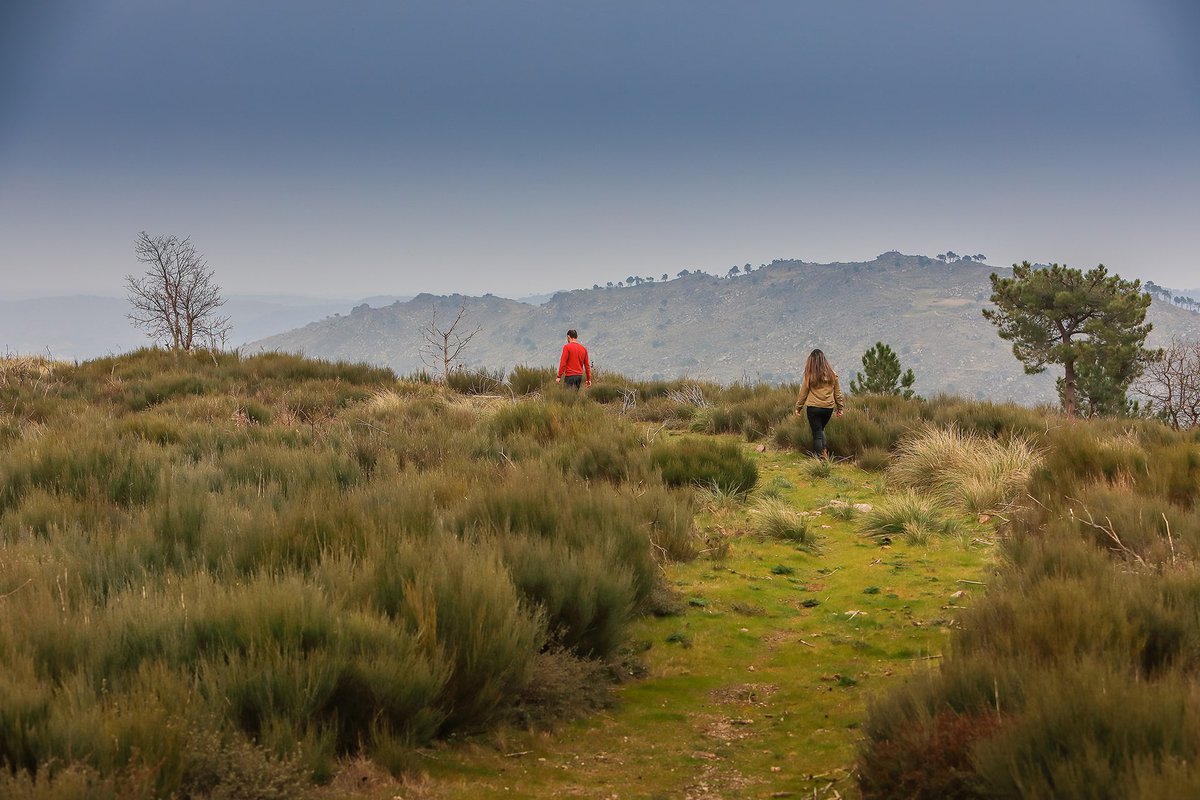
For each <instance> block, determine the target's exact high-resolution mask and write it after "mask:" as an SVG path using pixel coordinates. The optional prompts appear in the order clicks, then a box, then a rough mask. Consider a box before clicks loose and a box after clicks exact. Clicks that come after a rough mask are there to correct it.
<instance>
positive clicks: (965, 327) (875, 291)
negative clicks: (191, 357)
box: [248, 252, 1200, 402]
mask: <svg viewBox="0 0 1200 800" xmlns="http://www.w3.org/2000/svg"><path fill="white" fill-rule="evenodd" d="M992 272H998V273H1000V274H1001V275H1007V274H1009V273H1010V272H1011V270H1009V269H1007V268H1004V269H997V268H995V267H991V266H988V265H986V264H981V263H977V262H966V261H959V262H954V263H946V262H943V261H940V260H938V259H934V258H929V257H926V256H910V255H903V254H901V253H897V252H889V253H884V254H882V255H880V256H879V257H878V258H876V259H875V260H873V261H868V262H855V263H835V264H813V263H807V262H803V261H782V260H780V261H775V262H773V263H771V264H769V265H766V266H763V267H761V268H759V269H756V270H753V271H751V272H748V273H747V272H743V273H740V274H737V275H732V274H731V275H729V276H726V277H717V276H714V275H708V274H705V273H698V272H693V273H689V274H686V275H683V276H681V277H678V278H676V279H673V280H669V281H647V280H639V281H638V282H637V283H635V285H632V286H629V285H625V286H615V287H612V288H608V287H599V286H598V285H597V286H596V287H593V288H592V289H579V290H575V291H569V292H560V293H558V294H556V295H555V296H554V297H553V298H551V299H550V300H549V301H548V302H546V303H544V304H542V305H538V306H533V305H529V304H525V303H520V302H517V301H514V300H507V299H504V298H500V297H495V296H492V295H485V296H483V297H468V296H463V295H451V296H433V295H428V294H422V295H419V296H417V297H415V298H414V299H412V300H410V301H408V302H402V303H395V304H392V305H390V306H387V307H385V308H371V307H369V306H366V305H362V306H359V307H357V308H355V309H354V310H353V311H352V312H351V314H349V315H348V316H338V317H332V318H329V319H326V320H322V321H321V322H315V323H312V324H310V325H308V326H306V327H304V328H299V329H297V330H293V331H289V332H287V333H282V334H279V335H276V336H271V337H267V338H264V339H260V340H258V341H256V342H252V343H251V344H250V345H249V346H248V347H249V350H250V351H257V350H259V349H262V350H281V351H289V352H302V353H304V354H306V355H308V356H314V357H320V358H331V359H343V360H350V361H366V362H370V363H373V364H378V365H381V366H388V367H390V368H392V369H393V370H396V371H397V372H399V373H409V372H414V371H417V370H420V369H421V368H422V363H421V360H420V355H419V352H420V348H421V345H422V339H421V329H422V327H426V326H428V324H429V321H430V319H431V316H432V314H433V313H434V309H436V313H437V315H438V317H439V318H442V319H445V318H453V316H454V315H455V314H456V313H457V312H458V310H459V309H460V308H462V307H465V308H466V315H465V317H464V320H465V324H466V325H468V326H469V327H470V329H472V330H473V329H475V328H479V329H480V334H479V335H478V336H477V337H475V339H474V340H473V341H472V342H471V347H470V348H469V349H468V350H467V351H466V352H465V353H464V358H463V361H462V363H463V365H464V366H466V367H489V368H510V367H512V366H515V365H518V364H530V365H548V364H553V363H555V361H556V359H557V357H558V352H559V347H560V345H561V343H562V341H563V335H564V332H565V331H566V330H567V329H568V328H576V329H578V330H579V332H580V340H581V341H582V342H583V343H584V344H586V345H587V347H588V349H589V351H590V353H591V355H592V359H593V361H594V363H595V365H596V367H597V368H598V369H599V370H600V371H602V372H605V371H607V372H618V373H621V374H623V375H626V376H629V377H634V378H642V379H653V378H674V377H681V376H689V377H694V378H697V379H703V380H713V381H720V382H730V381H735V380H751V381H756V380H765V381H770V382H789V381H797V380H798V379H799V377H800V375H801V373H802V371H803V366H804V359H805V357H806V356H807V355H808V352H809V350H811V349H812V348H813V347H820V348H822V349H824V350H825V351H826V352H827V353H829V354H830V355H831V357H832V358H833V360H834V363H835V365H836V366H837V368H838V369H839V371H840V373H841V376H842V379H843V382H844V383H846V384H847V385H848V383H849V381H850V379H851V377H852V376H853V374H854V373H855V372H856V371H858V369H860V368H861V363H860V358H861V356H862V354H863V353H865V352H866V351H867V350H868V349H870V348H871V347H872V346H873V345H874V344H875V343H876V342H880V341H882V342H885V343H887V344H889V345H890V346H891V347H892V348H893V349H894V350H895V351H896V353H897V355H899V357H900V361H901V363H902V365H903V367H904V368H906V369H908V368H911V369H912V370H913V371H914V372H915V374H916V383H915V386H914V388H915V389H916V391H917V392H918V393H920V394H923V395H930V394H935V393H937V392H943V391H945V392H952V393H957V394H961V395H965V396H974V397H978V398H988V399H993V400H1017V401H1020V402H1036V401H1047V402H1054V401H1055V397H1056V396H1055V389H1054V377H1055V376H1054V375H1053V374H1043V375H1035V376H1029V375H1025V374H1024V371H1023V370H1022V367H1021V364H1020V363H1019V362H1018V361H1017V360H1016V359H1015V358H1013V356H1012V352H1011V350H1010V348H1009V346H1008V345H1007V344H1006V343H1005V342H1004V341H1002V340H1001V339H1000V338H999V337H997V336H996V333H995V330H994V329H993V328H992V326H991V325H989V324H988V323H987V321H986V320H984V319H983V316H982V313H981V312H982V310H983V309H984V308H985V307H986V306H987V305H988V304H989V301H988V298H989V297H990V294H991V288H990V285H989V281H988V277H989V275H990V274H991V273H992ZM622 283H624V282H622ZM1148 319H1149V321H1150V322H1151V323H1152V324H1153V325H1154V332H1153V333H1152V334H1151V338H1150V340H1149V345H1150V346H1161V344H1163V343H1165V342H1166V341H1168V340H1169V339H1170V338H1171V337H1172V336H1186V337H1190V338H1197V337H1200V315H1197V314H1194V313H1191V312H1189V311H1186V310H1183V309H1180V308H1176V307H1173V306H1170V305H1169V304H1166V303H1155V304H1154V305H1153V306H1152V307H1151V309H1150V313H1149V316H1148Z"/></svg>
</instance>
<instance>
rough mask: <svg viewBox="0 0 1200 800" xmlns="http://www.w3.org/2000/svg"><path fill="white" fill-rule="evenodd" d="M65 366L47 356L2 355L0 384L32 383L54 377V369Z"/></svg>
mask: <svg viewBox="0 0 1200 800" xmlns="http://www.w3.org/2000/svg"><path fill="white" fill-rule="evenodd" d="M63 366H65V362H62V361H55V360H53V359H50V358H46V357H45V356H18V355H11V354H8V355H4V356H0V386H8V385H12V384H23V383H30V382H33V381H39V380H45V379H47V378H50V377H53V375H54V371H55V370H56V369H58V368H60V367H63Z"/></svg>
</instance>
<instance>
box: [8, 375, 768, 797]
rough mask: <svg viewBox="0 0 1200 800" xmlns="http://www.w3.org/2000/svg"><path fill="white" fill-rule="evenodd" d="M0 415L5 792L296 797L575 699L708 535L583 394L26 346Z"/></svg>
mask: <svg viewBox="0 0 1200 800" xmlns="http://www.w3.org/2000/svg"><path fill="white" fill-rule="evenodd" d="M0 409H3V413H2V414H0V548H2V549H0V603H2V604H3V613H2V614H0V764H3V765H4V767H3V769H0V786H2V787H3V791H0V795H3V796H5V797H20V796H26V795H28V796H38V797H43V796H47V797H60V796H62V797H65V796H73V795H71V794H70V792H71V789H70V787H71V786H75V785H82V784H86V785H87V786H90V787H92V788H91V789H90V790H89V792H90V793H89V794H88V795H87V796H89V797H100V796H113V797H122V798H129V797H165V796H183V797H208V796H213V797H233V796H237V797H290V796H294V793H295V792H297V791H299V788H300V787H303V786H307V785H309V784H310V783H312V782H314V781H316V782H320V781H322V780H324V779H326V778H328V777H329V776H330V774H331V773H332V772H333V770H334V769H335V765H336V763H337V761H338V759H340V758H342V757H345V756H349V755H353V754H360V753H361V754H365V755H367V756H369V757H370V758H372V759H374V760H375V761H376V762H377V763H379V764H381V765H383V766H385V767H389V768H398V767H399V766H401V765H402V764H403V762H404V759H405V758H406V754H407V753H408V752H410V749H411V747H413V746H414V745H420V744H422V743H425V742H428V741H430V740H432V739H433V738H435V737H442V736H446V735H448V734H450V733H453V732H460V731H472V730H478V729H481V728H484V727H486V726H488V725H490V724H493V723H494V722H496V721H499V720H505V719H514V718H521V719H539V718H540V717H543V716H549V715H552V714H553V708H555V707H557V706H558V705H563V704H564V703H565V702H566V701H565V700H564V699H563V698H568V699H570V700H571V703H573V704H574V705H576V706H578V705H579V703H580V702H581V701H578V700H576V696H577V695H578V696H583V697H586V696H588V691H585V690H587V689H588V688H589V687H590V686H592V685H593V684H594V682H595V675H594V673H595V672H596V671H597V669H599V667H598V666H597V665H599V664H602V663H603V662H604V661H605V660H606V659H610V658H611V657H613V656H614V653H615V652H616V649H617V647H618V646H619V645H620V644H621V642H622V641H623V639H624V631H625V629H626V626H627V625H628V624H629V622H630V621H631V619H633V618H634V617H635V616H636V615H638V614H641V613H645V612H646V611H647V610H652V609H653V608H655V603H656V602H657V601H656V599H655V598H656V594H657V591H658V588H659V580H660V578H659V576H660V569H659V565H658V561H657V560H662V559H670V558H688V557H691V556H692V555H693V553H694V543H693V539H692V526H693V521H692V519H693V507H692V498H691V495H690V492H689V491H688V490H687V489H686V488H677V486H672V485H668V484H665V483H664V482H663V481H662V480H661V479H660V478H659V471H660V470H662V469H663V468H664V467H665V466H669V465H670V464H671V463H672V460H673V455H672V453H671V452H670V451H664V450H656V451H655V457H656V458H658V459H660V461H661V463H657V462H656V463H652V462H651V451H650V450H648V449H647V448H645V447H643V442H642V440H641V439H640V438H639V436H638V434H637V432H636V431H634V430H633V429H632V428H631V427H630V426H629V425H628V424H627V423H626V422H624V421H622V420H621V419H620V418H618V417H617V416H616V415H613V414H610V413H606V411H605V410H604V409H603V407H601V406H598V405H596V404H594V403H588V402H579V401H578V399H577V398H575V397H573V396H568V395H563V396H562V397H561V398H560V399H559V400H550V401H546V402H527V403H519V404H509V405H506V406H505V407H503V408H500V409H499V410H496V411H495V412H494V413H479V412H478V411H477V410H476V409H474V408H472V407H471V406H470V404H469V402H468V401H466V400H464V399H461V398H459V399H456V398H455V396H452V395H449V394H446V393H444V392H442V391H439V390H437V389H435V388H434V387H430V386H427V385H424V386H422V385H413V384H398V383H397V382H396V380H395V378H394V376H393V375H392V374H391V373H390V372H388V371H386V370H381V369H374V368H368V367H361V366H353V365H347V364H326V363H320V362H314V361H304V360H301V359H298V358H295V357H290V356H278V355H268V356H260V357H257V358H250V359H241V358H238V357H237V356H236V355H228V354H222V355H219V356H216V357H215V358H213V357H210V356H208V355H205V354H200V355H198V356H195V357H186V356H178V357H176V356H172V355H170V354H167V353H163V352H156V351H142V352H138V353H134V354H132V355H129V356H123V357H120V358H115V359H105V360H101V361H94V362H89V363H86V364H83V365H81V366H77V367H71V366H63V365H53V364H47V363H45V362H40V361H37V360H27V361H26V362H24V363H18V362H15V361H13V360H11V359H10V360H9V361H7V362H6V363H5V367H4V369H3V370H2V371H0ZM701 450H702V451H703V452H700V453H699V455H697V453H694V452H689V454H688V455H687V459H688V460H687V463H686V464H685V465H684V466H683V467H682V469H684V470H685V471H686V469H687V468H688V465H691V466H692V467H693V468H695V466H696V465H697V464H700V466H702V467H704V468H705V469H708V470H715V474H718V475H719V474H722V473H721V470H722V469H724V467H723V466H722V465H723V464H724V463H725V462H726V461H727V462H729V464H730V468H733V469H736V470H738V471H739V472H738V474H739V475H742V476H745V475H747V472H746V469H747V467H749V470H750V472H749V479H750V480H752V479H753V466H752V465H749V464H748V463H747V462H746V459H745V457H744V456H743V455H742V454H741V453H740V452H739V451H738V450H737V449H736V448H734V449H733V450H732V451H728V452H726V450H728V449H727V448H726V450H722V448H721V447H719V446H714V447H709V448H707V449H705V448H701ZM677 472H678V470H677ZM680 474H681V475H682V476H683V477H681V478H680V479H678V480H676V481H675V483H676V484H684V483H686V482H687V476H686V474H683V473H680ZM535 690H536V691H535ZM591 693H592V694H593V695H594V694H595V692H594V691H592V692H591ZM535 696H536V697H535ZM36 786H41V787H42V788H41V790H38V789H36V788H35V787H36ZM56 786H57V787H60V789H61V793H60V794H54V793H53V792H52V791H51V789H53V787H56ZM38 791H44V792H51V793H50V794H38V793H37V792H38ZM54 791H60V790H59V789H54ZM239 792H240V793H239Z"/></svg>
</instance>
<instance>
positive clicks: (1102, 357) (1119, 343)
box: [983, 261, 1153, 417]
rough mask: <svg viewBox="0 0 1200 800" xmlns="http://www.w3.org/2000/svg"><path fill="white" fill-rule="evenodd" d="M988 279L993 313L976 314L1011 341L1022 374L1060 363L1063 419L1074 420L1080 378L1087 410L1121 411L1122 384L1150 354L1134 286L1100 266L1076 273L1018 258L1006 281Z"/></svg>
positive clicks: (1145, 301) (1142, 305)
mask: <svg viewBox="0 0 1200 800" xmlns="http://www.w3.org/2000/svg"><path fill="white" fill-rule="evenodd" d="M991 282H992V296H991V301H992V303H994V304H995V308H985V309H984V310H983V316H984V317H985V318H986V319H987V320H988V321H989V322H991V323H992V324H994V325H995V326H996V327H997V329H998V332H999V334H1000V338H1002V339H1005V340H1008V341H1011V342H1012V343H1013V346H1012V350H1013V355H1014V356H1016V358H1017V360H1018V361H1020V362H1021V363H1022V364H1023V365H1024V367H1025V372H1026V373H1027V374H1030V375H1034V374H1037V373H1039V372H1044V371H1045V369H1046V365H1047V364H1061V365H1062V366H1063V377H1062V381H1061V384H1060V398H1061V400H1062V405H1063V409H1064V410H1065V411H1066V414H1067V416H1068V417H1074V416H1075V415H1076V410H1077V406H1078V401H1079V391H1078V390H1079V387H1080V385H1081V379H1082V385H1083V387H1084V391H1085V395H1084V399H1085V400H1086V401H1087V403H1086V404H1087V405H1088V406H1089V411H1090V412H1091V413H1118V412H1119V410H1124V402H1125V392H1126V391H1127V390H1128V388H1129V384H1130V383H1131V382H1132V381H1133V379H1134V378H1136V377H1137V376H1138V374H1140V372H1141V367H1142V365H1143V364H1145V363H1146V361H1147V360H1148V359H1149V358H1150V357H1151V356H1152V355H1153V354H1152V353H1150V352H1149V351H1147V350H1145V349H1144V347H1143V344H1144V343H1145V341H1146V336H1147V335H1148V334H1149V333H1150V328H1151V325H1150V324H1149V323H1146V322H1145V319H1146V309H1148V308H1149V307H1150V295H1149V294H1147V293H1146V292H1143V291H1142V289H1141V281H1139V280H1132V281H1127V280H1122V279H1121V277H1120V276H1119V275H1109V274H1108V270H1107V268H1105V266H1104V265H1103V264H1100V265H1099V266H1097V267H1095V268H1094V269H1091V270H1088V271H1087V272H1086V273H1084V272H1081V271H1080V270H1078V269H1070V268H1068V267H1067V266H1066V265H1065V264H1064V265H1059V264H1051V265H1050V266H1048V267H1036V268H1035V267H1034V266H1033V265H1032V264H1030V263H1029V262H1028V261H1024V262H1022V263H1020V264H1014V265H1013V274H1012V277H1010V278H1001V277H1000V276H999V275H997V274H996V273H994V272H993V273H992V275H991ZM1118 395H1119V401H1118V399H1117V398H1118ZM1118 406H1120V408H1119V409H1118Z"/></svg>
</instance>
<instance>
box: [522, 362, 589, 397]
mask: <svg viewBox="0 0 1200 800" xmlns="http://www.w3.org/2000/svg"><path fill="white" fill-rule="evenodd" d="M554 375H555V370H554V368H553V367H530V366H526V365H524V364H520V365H518V366H515V367H513V368H512V372H511V373H509V376H508V385H509V387H511V388H512V391H513V394H515V395H518V396H519V395H526V394H535V393H537V392H540V391H542V390H544V389H545V388H546V387H547V386H551V385H553V383H554ZM595 390H596V387H595V386H593V387H592V395H593V399H595V397H594V395H595ZM601 402H603V401H601Z"/></svg>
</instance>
